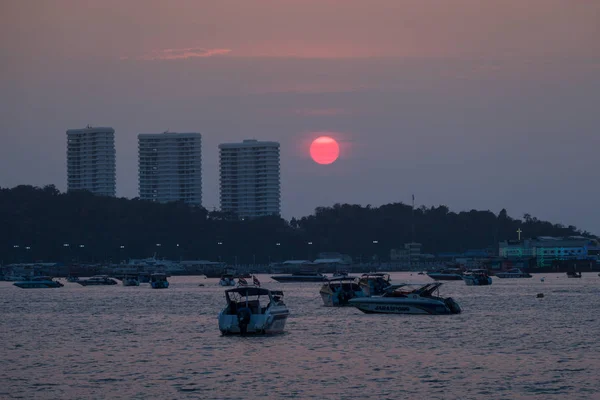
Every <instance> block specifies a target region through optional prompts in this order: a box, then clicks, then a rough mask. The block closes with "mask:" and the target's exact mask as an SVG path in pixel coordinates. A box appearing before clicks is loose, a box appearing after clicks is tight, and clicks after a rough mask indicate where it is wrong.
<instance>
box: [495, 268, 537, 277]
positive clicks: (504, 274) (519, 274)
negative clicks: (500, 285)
mask: <svg viewBox="0 0 600 400" xmlns="http://www.w3.org/2000/svg"><path fill="white" fill-rule="evenodd" d="M496 276H497V277H498V278H531V274H530V273H528V272H524V271H521V270H520V269H519V268H513V269H509V270H508V271H504V272H496Z"/></svg>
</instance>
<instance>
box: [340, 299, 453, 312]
mask: <svg viewBox="0 0 600 400" xmlns="http://www.w3.org/2000/svg"><path fill="white" fill-rule="evenodd" d="M449 300H450V301H452V302H453V300H452V299H449ZM449 300H446V301H444V300H433V299H430V300H422V299H414V300H412V299H401V300H400V299H394V298H389V299H386V298H383V297H381V298H373V297H369V298H364V299H352V300H350V304H351V305H353V306H355V307H356V308H358V309H359V310H360V311H362V312H364V313H366V314H415V315H443V314H458V313H460V307H458V304H456V303H454V304H455V307H456V308H455V309H454V310H453V309H451V307H450V306H449V304H447V302H448V301H449Z"/></svg>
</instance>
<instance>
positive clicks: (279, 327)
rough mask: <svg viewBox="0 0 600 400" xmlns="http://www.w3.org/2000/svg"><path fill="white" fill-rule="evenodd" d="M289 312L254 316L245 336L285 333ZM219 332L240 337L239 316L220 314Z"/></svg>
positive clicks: (283, 311)
mask: <svg viewBox="0 0 600 400" xmlns="http://www.w3.org/2000/svg"><path fill="white" fill-rule="evenodd" d="M288 315H289V311H287V310H282V311H278V312H272V313H269V314H259V315H252V316H251V318H250V322H249V323H248V325H247V327H246V332H245V333H243V334H276V333H283V332H284V330H285V323H286V321H287V318H288ZM219 330H220V331H221V333H222V334H223V335H240V334H242V330H241V329H240V325H239V321H238V317H237V315H228V314H225V313H223V312H221V313H220V314H219Z"/></svg>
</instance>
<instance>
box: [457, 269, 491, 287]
mask: <svg viewBox="0 0 600 400" xmlns="http://www.w3.org/2000/svg"><path fill="white" fill-rule="evenodd" d="M462 278H463V281H465V283H466V284H467V286H484V285H491V284H492V278H490V276H489V275H488V273H487V270H485V269H472V270H471V271H468V272H466V273H464V274H463V277H462Z"/></svg>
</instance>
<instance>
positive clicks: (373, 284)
mask: <svg viewBox="0 0 600 400" xmlns="http://www.w3.org/2000/svg"><path fill="white" fill-rule="evenodd" d="M358 284H359V285H360V287H361V290H362V291H363V293H364V295H365V296H367V297H369V296H380V295H382V294H383V293H384V291H385V289H386V288H388V287H389V286H390V285H391V284H392V278H391V277H390V274H386V273H384V272H371V273H368V274H362V276H361V277H360V278H359V280H358Z"/></svg>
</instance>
